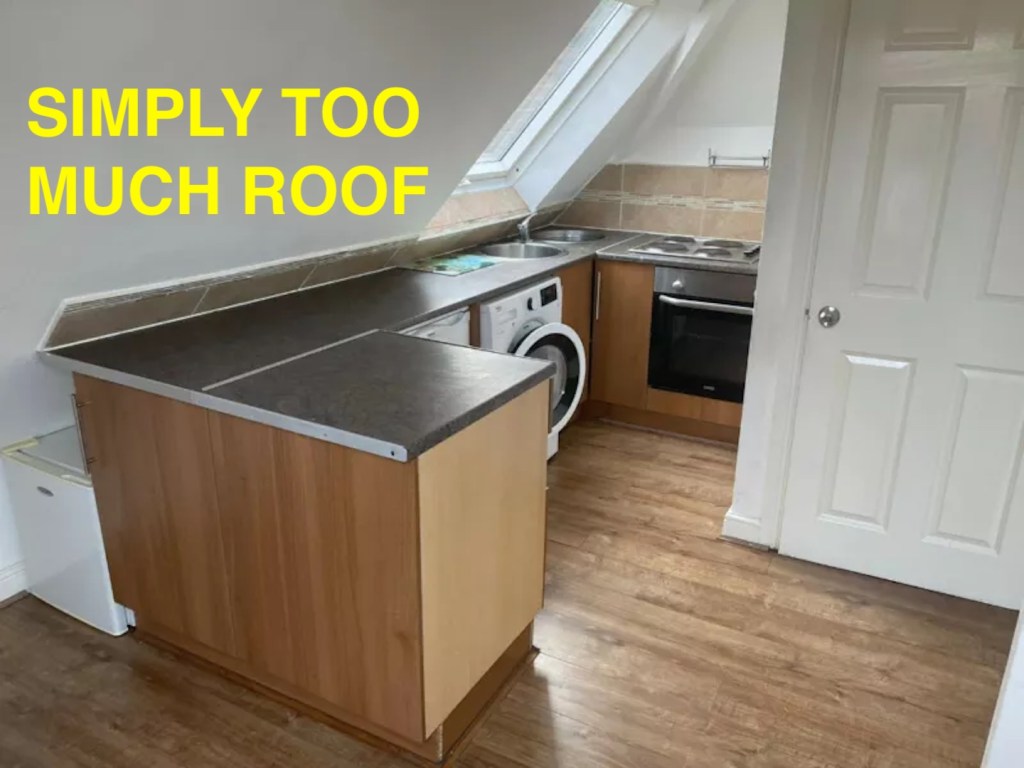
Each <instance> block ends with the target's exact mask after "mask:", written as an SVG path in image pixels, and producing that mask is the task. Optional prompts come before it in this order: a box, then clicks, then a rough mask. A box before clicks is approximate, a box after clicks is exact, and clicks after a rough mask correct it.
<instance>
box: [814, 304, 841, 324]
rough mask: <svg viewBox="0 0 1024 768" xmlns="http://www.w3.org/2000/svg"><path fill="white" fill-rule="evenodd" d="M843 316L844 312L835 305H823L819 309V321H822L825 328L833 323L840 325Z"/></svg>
mask: <svg viewBox="0 0 1024 768" xmlns="http://www.w3.org/2000/svg"><path fill="white" fill-rule="evenodd" d="M842 316H843V315H842V313H841V312H840V311H839V310H838V309H837V308H836V307H833V306H828V307H822V308H821V309H819V310H818V322H819V323H821V326H822V327H823V328H831V327H832V326H833V325H838V324H839V320H840V319H841V318H842Z"/></svg>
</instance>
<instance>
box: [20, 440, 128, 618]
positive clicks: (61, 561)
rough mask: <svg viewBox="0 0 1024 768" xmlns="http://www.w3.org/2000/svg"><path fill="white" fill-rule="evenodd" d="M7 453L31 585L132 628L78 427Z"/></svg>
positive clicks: (70, 608) (81, 614)
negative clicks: (115, 585)
mask: <svg viewBox="0 0 1024 768" xmlns="http://www.w3.org/2000/svg"><path fill="white" fill-rule="evenodd" d="M3 458H4V462H3V463H4V473H5V475H6V477H7V487H8V490H9V491H10V497H11V506H12V507H13V508H14V522H15V526H16V527H17V530H18V538H19V539H20V541H21V550H22V558H23V560H24V562H25V572H26V575H27V577H28V579H27V580H28V585H29V587H28V591H29V592H31V593H32V594H33V595H35V596H36V597H38V598H39V599H40V600H42V601H44V602H47V603H49V604H50V605H52V606H53V607H54V608H56V609H58V610H60V611H63V612H64V613H66V614H68V615H69V616H73V617H74V618H76V619H78V620H79V621H83V622H85V623H86V624H89V625H91V626H93V627H95V628H96V629H99V630H102V631H103V632H107V633H109V634H111V635H122V634H124V633H125V632H127V631H128V620H127V614H126V612H125V609H124V608H123V607H121V606H120V605H118V604H117V603H115V602H114V593H113V590H112V589H111V586H110V572H109V570H108V569H107V557H106V552H105V550H104V548H103V538H102V536H101V535H100V520H99V514H98V513H97V511H96V496H95V495H94V494H93V490H92V482H91V481H90V479H89V475H88V474H87V473H86V471H85V465H84V461H83V460H82V452H81V449H80V443H79V441H78V432H77V430H76V429H75V428H74V427H68V428H67V429H62V430H59V431H57V432H53V433H51V434H48V435H44V436H42V437H39V438H34V439H32V440H26V441H25V442H22V443H18V444H16V445H12V446H10V447H9V448H6V449H4V451H3Z"/></svg>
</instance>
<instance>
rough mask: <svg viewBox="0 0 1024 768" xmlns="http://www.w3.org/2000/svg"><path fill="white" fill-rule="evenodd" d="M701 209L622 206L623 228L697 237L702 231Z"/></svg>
mask: <svg viewBox="0 0 1024 768" xmlns="http://www.w3.org/2000/svg"><path fill="white" fill-rule="evenodd" d="M700 215H701V211H700V209H699V208H684V207H682V206H674V205H633V204H630V203H623V204H622V228H623V229H636V230H641V231H643V232H663V233H665V234H670V235H696V234H698V231H699V230H700Z"/></svg>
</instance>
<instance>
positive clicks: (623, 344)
mask: <svg viewBox="0 0 1024 768" xmlns="http://www.w3.org/2000/svg"><path fill="white" fill-rule="evenodd" d="M594 293H595V304H594V324H593V328H594V337H593V342H592V345H591V346H592V353H591V374H590V397H591V400H592V401H594V402H593V403H592V405H593V406H594V407H593V408H592V410H591V413H593V414H595V415H603V416H607V417H609V418H613V419H616V420H619V421H625V422H627V423H632V424H637V425H639V426H644V427H650V428H654V429H664V430H668V431H672V432H679V433H681V434H687V435H694V436H697V437H706V438H710V439H713V440H721V441H724V442H732V443H735V442H738V440H739V425H740V418H741V415H742V410H743V409H742V406H741V405H739V404H738V403H729V402H724V401H721V400H712V399H710V398H706V397H695V396H693V395H685V394H680V393H678V392H665V391H661V390H656V389H651V388H650V387H648V386H647V364H648V354H649V350H650V336H651V315H652V304H653V297H654V267H653V266H651V265H649V264H638V263H632V262H622V261H604V260H600V259H599V260H598V261H597V263H596V267H595V285H594Z"/></svg>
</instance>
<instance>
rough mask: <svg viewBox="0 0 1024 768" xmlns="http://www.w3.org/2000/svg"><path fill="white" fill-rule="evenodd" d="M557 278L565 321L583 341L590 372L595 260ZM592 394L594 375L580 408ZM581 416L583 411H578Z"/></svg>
mask: <svg viewBox="0 0 1024 768" xmlns="http://www.w3.org/2000/svg"><path fill="white" fill-rule="evenodd" d="M557 277H558V278H559V279H560V280H561V281H562V322H563V323H565V324H566V325H568V326H569V327H570V328H572V329H573V330H574V331H576V333H577V334H578V335H579V337H580V340H581V341H582V342H583V350H584V352H586V356H587V366H588V369H589V367H590V366H591V365H592V363H593V354H592V345H591V341H590V323H591V318H592V317H593V313H594V262H593V261H592V260H591V259H587V260H586V261H581V262H578V263H576V264H573V265H572V266H571V267H566V268H565V269H563V270H561V271H560V272H559V273H558V274H557ZM589 391H590V374H589V373H588V374H587V382H586V383H585V385H584V389H583V398H582V400H580V405H582V404H583V403H584V402H586V400H587V398H588V396H589ZM577 414H579V411H577Z"/></svg>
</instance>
